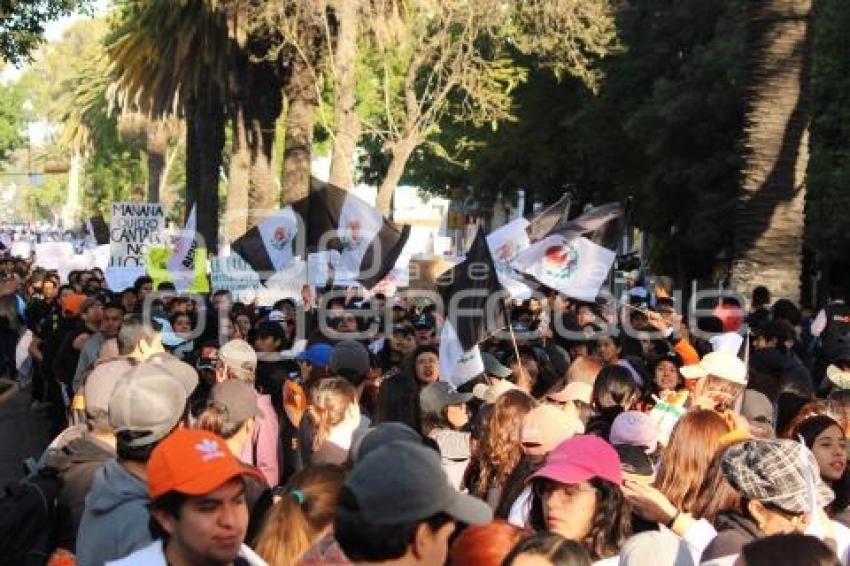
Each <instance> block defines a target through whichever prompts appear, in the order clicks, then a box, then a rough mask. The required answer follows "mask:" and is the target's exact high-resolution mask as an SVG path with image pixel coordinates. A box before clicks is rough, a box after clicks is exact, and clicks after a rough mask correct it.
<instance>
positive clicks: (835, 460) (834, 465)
mask: <svg viewBox="0 0 850 566" xmlns="http://www.w3.org/2000/svg"><path fill="white" fill-rule="evenodd" d="M791 438H792V439H795V438H796V439H799V438H802V439H803V442H804V443H805V445H806V446H807V447H808V448H809V450H811V451H812V453H813V454H814V455H815V459H816V460H817V462H818V469H819V470H820V477H821V479H822V480H823V481H824V483H826V484H827V485H828V486H829V487H831V488H832V491H833V492H835V499H834V500H833V502H832V503H831V504H830V505H829V507H827V509H826V511H827V513H828V514H829V516H830V517H832V518H834V519H836V520H837V521H839V522H841V523H844V524H845V525H846V524H847V521H848V519H850V516H848V515H850V513H848V505H850V473H848V470H847V448H846V446H847V437H846V436H845V435H844V429H843V428H842V426H841V425H840V424H839V423H838V421H836V420H835V419H833V418H832V417H829V416H827V415H815V416H813V417H809V418H808V419H805V420H804V421H802V422H800V423H799V424H797V426H796V427H795V428H794V429H793V430H792V431H791Z"/></svg>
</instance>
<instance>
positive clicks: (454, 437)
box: [419, 381, 472, 489]
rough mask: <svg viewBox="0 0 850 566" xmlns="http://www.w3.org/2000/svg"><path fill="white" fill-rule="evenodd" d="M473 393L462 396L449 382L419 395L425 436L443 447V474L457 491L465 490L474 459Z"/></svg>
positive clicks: (431, 387) (434, 385)
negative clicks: (470, 426) (471, 430)
mask: <svg viewBox="0 0 850 566" xmlns="http://www.w3.org/2000/svg"><path fill="white" fill-rule="evenodd" d="M471 399H472V393H459V392H457V391H455V390H453V389H452V388H451V386H450V385H449V384H448V383H446V382H445V381H437V382H435V383H432V384H430V385H428V386H427V387H425V388H423V389H422V390H420V392H419V405H420V407H421V409H422V435H423V436H424V437H425V438H427V439H429V440H431V441H433V442H434V443H436V445H437V447H438V448H439V452H440V456H441V460H442V464H443V471H445V472H446V475H447V476H448V478H449V483H450V484H451V485H452V486H453V487H454V488H455V489H461V486H462V485H463V478H464V475H465V474H466V468H467V466H468V465H469V460H470V458H471V457H472V449H471V444H470V437H471V434H470V433H469V432H467V431H466V430H464V429H465V427H466V425H467V423H469V408H468V407H467V405H466V404H467V403H468V402H469V401H470V400H471Z"/></svg>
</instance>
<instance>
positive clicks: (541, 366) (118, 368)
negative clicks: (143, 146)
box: [0, 259, 850, 566]
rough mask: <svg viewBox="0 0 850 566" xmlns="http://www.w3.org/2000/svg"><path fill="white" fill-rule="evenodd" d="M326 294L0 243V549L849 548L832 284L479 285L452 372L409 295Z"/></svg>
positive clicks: (435, 320)
mask: <svg viewBox="0 0 850 566" xmlns="http://www.w3.org/2000/svg"><path fill="white" fill-rule="evenodd" d="M327 294H328V293H325V294H321V293H317V294H316V296H314V295H313V293H312V292H311V291H310V289H308V288H305V290H304V292H303V293H302V297H300V299H299V300H295V299H283V300H281V301H279V302H277V303H276V304H274V305H273V306H272V307H270V308H260V307H257V306H256V305H253V304H243V303H240V302H235V301H233V298H232V297H231V295H230V293H228V292H227V291H217V292H214V293H212V294H211V296H209V297H197V296H188V295H184V294H181V293H178V292H176V291H175V290H174V289H173V287H172V286H170V285H169V284H160V285H159V286H158V288H157V289H154V288H153V281H152V280H151V279H149V278H146V277H142V278H140V279H138V280H137V281H136V283H135V285H134V286H133V287H132V288H129V289H122V290H118V291H116V290H110V289H108V288H107V285H106V281H105V279H104V277H103V273H101V272H100V271H99V270H92V271H85V272H73V273H71V274H69V277H68V280H67V281H61V280H60V278H59V276H58V275H56V274H55V273H51V272H47V271H44V270H41V269H39V268H38V267H37V266H33V265H31V263H30V262H29V261H27V260H22V259H8V260H6V261H3V262H0V295H2V296H0V334H2V336H0V365H1V366H2V367H0V370H2V371H3V372H4V374H5V375H7V376H11V377H12V378H13V379H15V380H16V381H17V382H18V384H19V386H20V387H21V388H25V389H27V390H29V391H30V394H31V396H32V407H31V409H32V410H33V411H36V412H39V413H43V414H44V415H45V416H46V418H49V420H50V423H51V427H52V438H53V440H52V442H51V443H50V446H49V447H48V448H47V450H46V451H45V452H44V454H43V455H41V456H40V458H39V459H38V461H37V462H36V463H35V464H34V465H32V470H31V473H30V475H29V477H28V478H27V480H26V481H27V482H29V483H30V484H35V485H40V486H42V488H41V489H45V490H47V489H53V490H54V491H53V492H49V493H50V494H51V495H52V496H51V497H49V498H47V499H48V500H49V501H45V505H46V506H47V512H46V513H45V514H44V520H43V521H41V522H38V523H34V522H33V517H34V516H35V515H30V516H29V518H28V520H26V521H24V520H19V519H16V518H15V517H16V515H15V509H16V508H15V507H14V506H12V505H6V504H5V503H4V502H3V500H0V505H2V507H0V509H2V510H3V512H2V514H4V515H5V516H4V517H0V529H2V528H3V527H2V525H3V522H4V521H6V523H8V522H10V521H18V522H17V523H15V525H16V526H17V528H18V531H17V533H15V534H14V536H11V537H7V539H8V540H6V541H5V542H3V541H0V549H4V558H6V559H10V560H12V561H13V563H27V564H44V563H48V564H53V565H60V564H62V565H64V564H79V565H81V566H102V565H104V564H120V565H136V564H144V565H155V564H162V565H173V566H182V565H206V564H210V565H213V564H215V565H229V564H238V565H245V564H251V565H254V564H257V565H259V564H270V565H273V566H289V565H305V566H312V565H345V564H367V565H371V564H386V565H423V566H424V565H428V566H431V565H434V566H441V565H443V564H450V565H455V566H464V565H475V566H478V565H480V566H490V565H492V566H497V565H507V566H531V565H535V566H536V565H543V566H545V565H558V566H560V565H567V566H585V565H590V564H600V565H614V564H620V565H628V566H644V565H650V564H652V565H659V566H663V565H675V566H684V565H689V564H742V565H748V566H760V565H767V564H806V565H808V564H812V565H834V564H848V563H850V562H848V560H850V529H848V526H850V509H849V508H850V481H848V477H850V473H848V470H847V461H848V452H847V435H848V434H850V393H848V391H850V342H848V338H850V317H848V316H847V315H848V314H850V307H847V306H845V303H844V296H843V292H842V290H841V289H839V288H836V289H834V290H833V291H832V294H831V295H832V296H831V300H830V303H829V304H828V305H827V306H826V307H825V308H824V309H823V310H822V311H820V312H817V313H814V312H810V311H801V310H800V309H799V308H798V307H797V306H796V305H794V304H793V303H791V302H790V301H787V300H784V299H780V300H776V301H772V300H771V297H770V296H769V293H767V290H766V289H764V288H758V289H756V291H755V292H754V294H753V300H752V302H751V303H750V305H749V308H745V307H744V305H740V304H737V303H733V302H729V301H720V302H719V304H718V305H717V308H716V309H715V310H714V311H713V314H712V315H711V316H704V317H702V318H701V319H699V320H693V319H689V318H687V317H682V315H681V314H680V313H681V311H682V305H678V304H676V303H675V301H674V300H672V299H670V298H668V295H667V294H664V293H649V292H647V291H645V290H643V292H641V293H627V294H626V296H625V298H624V299H623V300H622V302H618V304H617V305H616V307H615V308H613V309H607V308H603V307H602V306H600V305H598V304H597V303H586V302H580V301H575V300H571V299H568V298H566V297H563V296H561V295H558V294H556V293H550V294H544V295H542V296H540V297H537V298H533V299H529V300H525V301H506V308H507V313H508V315H507V316H508V320H509V324H510V332H509V333H500V334H498V335H494V336H491V337H489V338H487V339H485V340H484V341H483V342H481V343H480V356H481V362H482V365H483V368H484V370H483V372H482V373H481V374H480V375H478V376H477V377H475V378H473V379H471V380H468V381H466V382H465V383H463V384H462V385H460V386H458V387H454V386H453V385H451V384H453V383H456V380H455V379H452V378H453V377H455V376H447V375H444V374H445V372H446V371H447V367H446V365H445V364H441V363H440V362H441V360H440V347H439V346H440V344H439V342H440V335H441V325H442V324H443V318H444V313H441V312H439V311H438V309H436V308H435V306H434V305H431V304H427V303H425V302H423V301H421V300H419V299H417V298H416V297H415V296H413V295H405V294H399V295H397V296H389V297H387V296H382V295H380V294H378V295H372V296H367V295H365V294H364V293H362V292H358V291H354V290H349V291H348V292H346V293H341V294H336V295H334V297H333V298H332V299H330V300H326V299H327V297H326V296H324V295H327ZM375 313H383V314H379V315H376V314H375ZM565 330H566V332H565ZM448 371H451V367H449V368H448ZM44 486H48V487H44ZM9 497H10V496H9V495H7V496H6V501H8V499H9ZM48 503H49V505H48ZM19 508H23V507H21V506H19ZM2 532H9V531H8V528H7V530H6V531H3V530H0V533H2ZM2 538H3V537H0V539H2ZM4 547H5V548H4Z"/></svg>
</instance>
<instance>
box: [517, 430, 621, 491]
mask: <svg viewBox="0 0 850 566" xmlns="http://www.w3.org/2000/svg"><path fill="white" fill-rule="evenodd" d="M535 478H546V479H550V480H553V481H556V482H558V483H565V484H575V483H580V482H583V481H586V480H589V479H592V478H602V479H604V480H608V481H609V482H611V483H615V484H617V485H623V473H622V472H621V471H620V457H619V456H617V451H616V450H614V447H613V446H611V445H610V444H608V443H607V442H605V441H604V440H602V439H601V438H599V437H598V436H592V435H587V434H583V435H578V436H574V437H572V438H570V439H569V440H565V441H563V442H562V443H560V444H559V445H558V446H556V447H555V449H554V450H552V452H550V453H549V456H548V457H547V458H546V463H545V464H544V465H543V467H542V468H540V470H538V471H537V473H535V474H534V475H533V476H531V477H530V478H529V481H530V480H533V479H535Z"/></svg>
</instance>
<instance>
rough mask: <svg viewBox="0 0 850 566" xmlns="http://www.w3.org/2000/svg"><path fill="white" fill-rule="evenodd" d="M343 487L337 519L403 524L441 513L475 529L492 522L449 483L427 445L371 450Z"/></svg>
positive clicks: (478, 505) (394, 445)
mask: <svg viewBox="0 0 850 566" xmlns="http://www.w3.org/2000/svg"><path fill="white" fill-rule="evenodd" d="M343 488H344V490H343V493H342V494H341V496H340V502H339V507H338V508H337V518H338V520H339V519H342V520H346V521H352V522H353V521H362V522H365V523H370V524H373V525H400V524H405V523H411V522H415V521H420V520H423V519H427V518H428V517H431V516H432V515H435V514H437V513H440V512H442V513H446V514H448V515H450V516H451V517H453V518H454V519H455V520H457V521H459V522H462V523H467V524H471V525H482V524H486V523H489V522H490V521H491V520H492V519H493V511H492V510H491V509H490V507H489V506H488V505H487V504H486V503H484V502H483V501H481V500H480V499H477V498H475V497H471V496H469V495H465V494H463V493H460V492H459V491H457V490H456V489H454V488H453V487H452V486H451V485H450V484H449V481H448V478H447V477H446V473H445V472H444V471H443V467H442V464H441V463H440V455H439V454H437V452H436V451H434V450H432V449H431V448H427V447H425V446H423V445H422V444H414V443H412V442H407V441H395V442H390V443H389V444H385V445H383V446H379V447H378V448H376V449H374V450H372V451H370V452H369V453H368V454H366V455H365V456H364V457H363V459H362V460H360V461H359V462H357V464H356V465H355V466H354V469H353V470H352V472H351V473H350V474H349V475H348V477H347V478H346V480H345V483H344V484H343ZM343 550H344V549H343Z"/></svg>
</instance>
